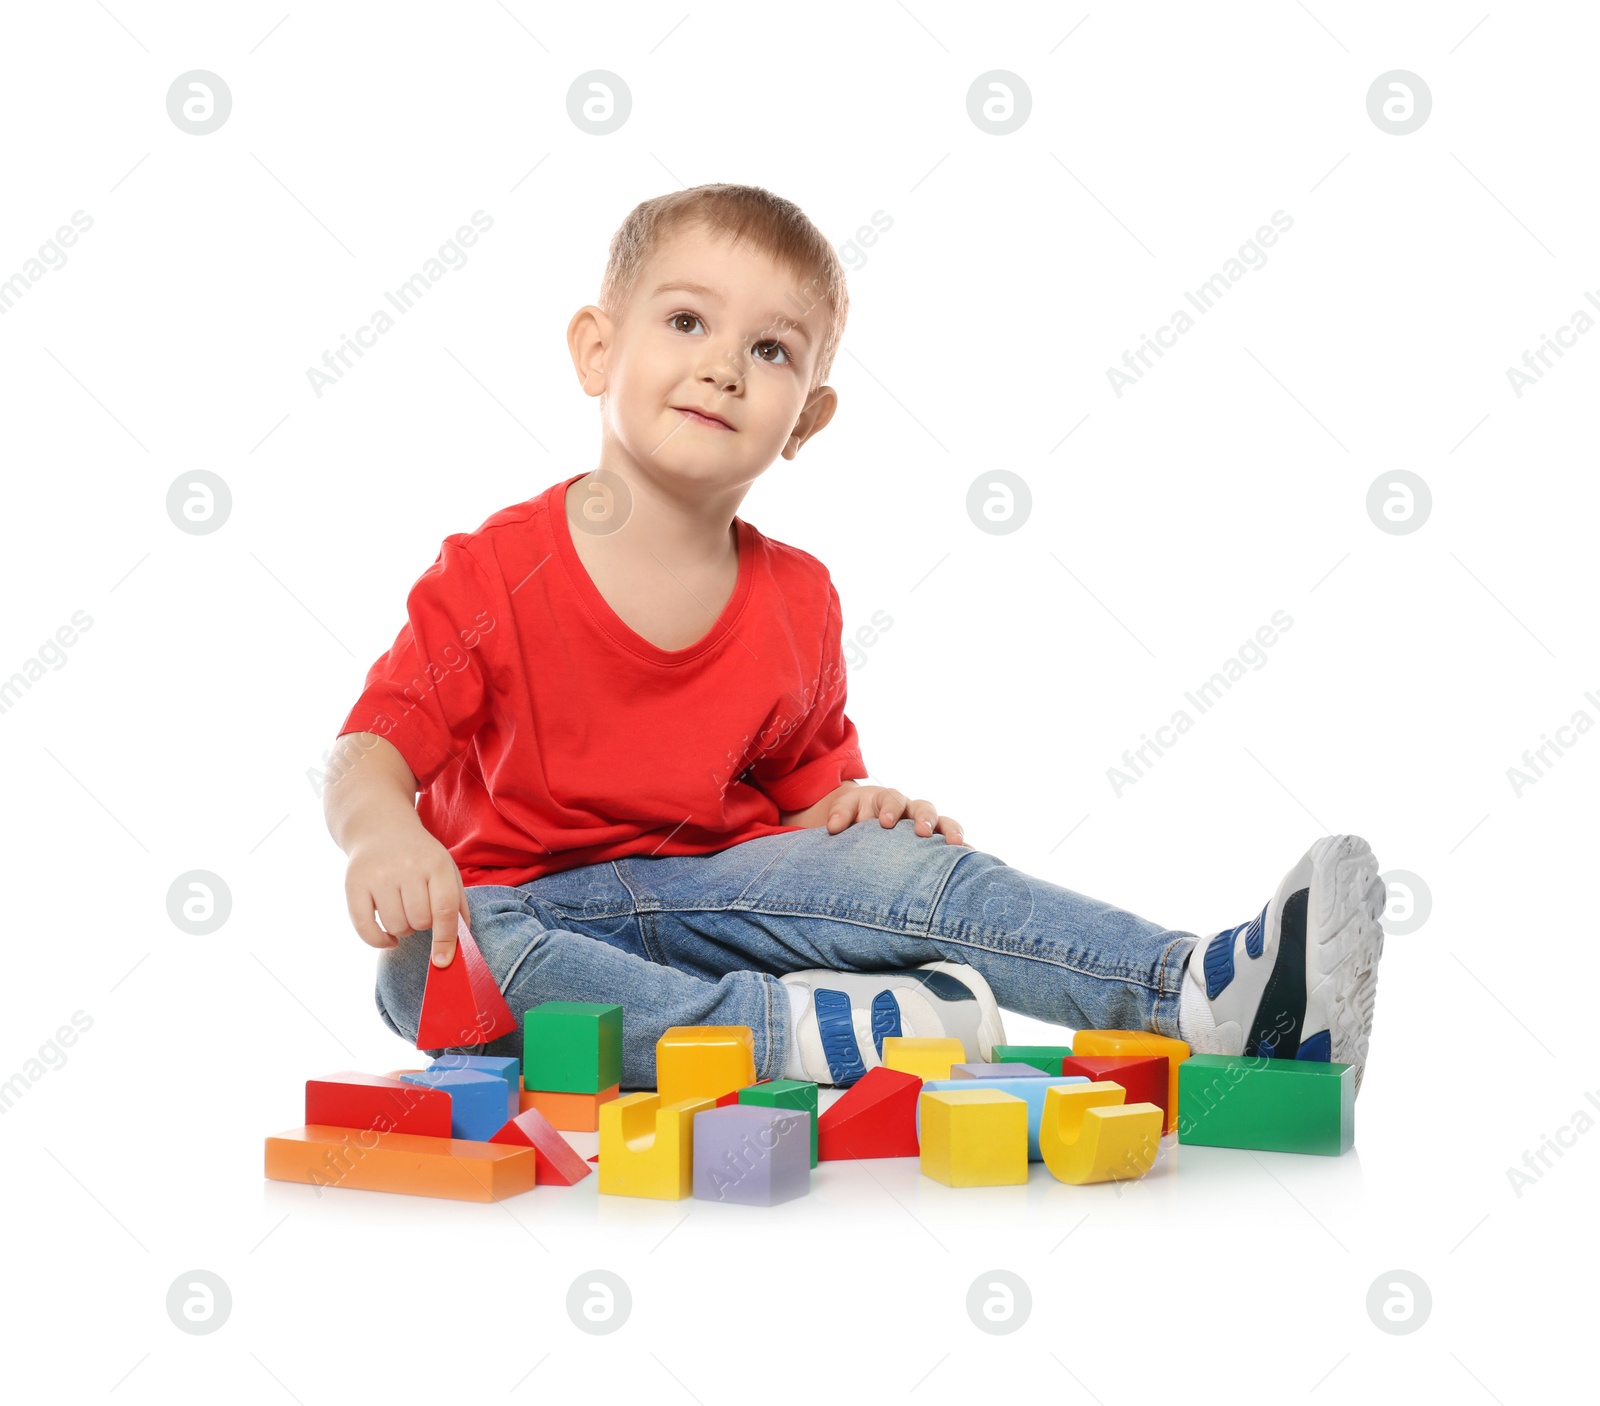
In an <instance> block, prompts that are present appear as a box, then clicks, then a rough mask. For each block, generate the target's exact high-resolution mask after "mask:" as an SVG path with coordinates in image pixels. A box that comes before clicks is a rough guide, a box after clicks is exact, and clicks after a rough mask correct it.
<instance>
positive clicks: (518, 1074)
mask: <svg viewBox="0 0 1600 1406" xmlns="http://www.w3.org/2000/svg"><path fill="white" fill-rule="evenodd" d="M428 1068H429V1069H475V1070H477V1071H478V1073H480V1074H493V1075H494V1076H495V1077H496V1078H497V1079H504V1080H505V1081H506V1093H507V1098H506V1117H507V1118H515V1117H516V1116H517V1114H518V1113H520V1112H521V1111H522V1109H521V1101H522V1061H521V1060H520V1059H518V1058H517V1057H516V1056H515V1055H469V1054H449V1053H446V1054H442V1055H440V1056H439V1058H438V1059H436V1060H434V1061H433V1063H432V1064H430V1065H429V1066H428Z"/></svg>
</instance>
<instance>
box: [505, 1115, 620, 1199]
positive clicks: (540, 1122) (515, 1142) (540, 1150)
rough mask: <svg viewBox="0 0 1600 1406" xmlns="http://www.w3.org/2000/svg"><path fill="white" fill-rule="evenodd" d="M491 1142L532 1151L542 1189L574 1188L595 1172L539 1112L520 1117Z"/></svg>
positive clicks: (507, 1125) (513, 1120)
mask: <svg viewBox="0 0 1600 1406" xmlns="http://www.w3.org/2000/svg"><path fill="white" fill-rule="evenodd" d="M489 1141H490V1142H493V1143H499V1144H502V1145H504V1146H507V1147H531V1148H532V1149H533V1157H534V1165H535V1167H536V1169H537V1171H538V1185H540V1186H571V1185H573V1183H575V1182H580V1181H582V1180H583V1179H584V1178H585V1177H586V1176H588V1175H589V1173H590V1172H592V1171H593V1170H594V1168H592V1167H591V1166H590V1165H589V1164H588V1163H587V1162H585V1161H584V1160H583V1158H582V1157H580V1156H579V1155H578V1154H577V1152H575V1151H574V1150H573V1147H572V1144H571V1143H569V1142H568V1141H567V1140H566V1138H564V1137H562V1136H561V1134H560V1133H558V1132H557V1131H556V1130H555V1129H554V1128H553V1127H552V1126H551V1125H550V1120H549V1119H548V1118H546V1117H545V1116H544V1114H542V1113H541V1112H539V1110H538V1109H537V1108H529V1109H527V1110H525V1111H524V1112H522V1113H519V1114H517V1116H516V1117H515V1118H513V1119H512V1120H511V1121H510V1122H509V1123H507V1124H506V1125H505V1127H503V1128H501V1129H500V1131H499V1132H497V1133H496V1134H495V1135H494V1136H493V1137H492V1138H490V1139H489Z"/></svg>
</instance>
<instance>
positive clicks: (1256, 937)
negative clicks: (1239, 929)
mask: <svg viewBox="0 0 1600 1406" xmlns="http://www.w3.org/2000/svg"><path fill="white" fill-rule="evenodd" d="M1270 906H1271V905H1270V904H1263V905H1262V908H1261V911H1260V912H1259V913H1257V914H1256V915H1255V917H1253V918H1252V919H1251V920H1250V926H1249V927H1248V928H1247V929H1246V930H1245V935H1244V950H1245V951H1246V952H1248V953H1249V954H1250V955H1251V956H1252V957H1259V956H1260V955H1261V950H1262V948H1264V947H1265V946H1266V943H1267V908H1268V907H1270Z"/></svg>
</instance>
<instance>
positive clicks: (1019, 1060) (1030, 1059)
mask: <svg viewBox="0 0 1600 1406" xmlns="http://www.w3.org/2000/svg"><path fill="white" fill-rule="evenodd" d="M1071 1053H1072V1047H1071V1046H1070V1045H996V1046H995V1047H994V1052H993V1054H992V1055H991V1058H992V1059H993V1060H994V1061H995V1062H996V1063H997V1064H1031V1065H1032V1066H1033V1067H1034V1068H1035V1069H1042V1070H1043V1071H1044V1072H1045V1073H1046V1074H1059V1073H1060V1072H1061V1061H1062V1060H1064V1059H1065V1058H1066V1057H1067V1056H1068V1055H1070V1054H1071Z"/></svg>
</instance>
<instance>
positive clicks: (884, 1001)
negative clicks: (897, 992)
mask: <svg viewBox="0 0 1600 1406" xmlns="http://www.w3.org/2000/svg"><path fill="white" fill-rule="evenodd" d="M962 989H963V990H965V989H966V988H965V987H963V988H962ZM969 994H970V993H969ZM899 1033H900V1003H899V1002H898V1001H897V1000H895V998H894V992H893V991H880V992H878V994H877V995H876V996H874V997H873V998H872V1043H873V1044H874V1045H875V1046H877V1050H878V1058H879V1059H882V1058H883V1042H884V1040H885V1039H887V1038H888V1037H889V1036H891V1035H898V1034H899Z"/></svg>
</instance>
